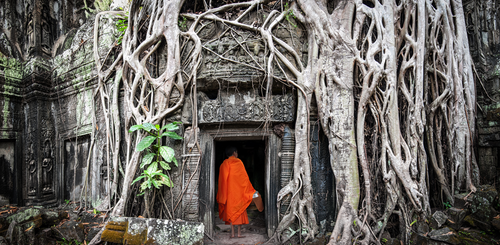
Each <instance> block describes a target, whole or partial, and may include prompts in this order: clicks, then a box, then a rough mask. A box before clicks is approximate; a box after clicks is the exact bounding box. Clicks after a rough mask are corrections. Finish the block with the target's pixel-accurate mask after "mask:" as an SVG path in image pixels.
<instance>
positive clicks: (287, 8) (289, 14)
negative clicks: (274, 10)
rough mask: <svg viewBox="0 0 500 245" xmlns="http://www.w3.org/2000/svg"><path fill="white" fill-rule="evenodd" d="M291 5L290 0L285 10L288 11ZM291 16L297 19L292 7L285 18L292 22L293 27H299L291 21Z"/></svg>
mask: <svg viewBox="0 0 500 245" xmlns="http://www.w3.org/2000/svg"><path fill="white" fill-rule="evenodd" d="M289 9H290V7H289V6H288V2H287V3H285V11H288V10H289ZM291 18H294V19H296V18H297V17H296V16H295V15H294V14H293V10H291V9H290V11H288V13H287V14H286V15H285V19H286V20H287V21H288V23H290V24H291V25H292V26H293V27H295V28H297V25H296V24H295V23H293V22H292V21H291Z"/></svg>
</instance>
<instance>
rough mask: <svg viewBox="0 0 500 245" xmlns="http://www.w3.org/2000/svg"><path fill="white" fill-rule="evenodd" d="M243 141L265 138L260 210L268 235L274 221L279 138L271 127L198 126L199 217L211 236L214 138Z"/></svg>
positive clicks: (272, 231) (270, 234)
mask: <svg viewBox="0 0 500 245" xmlns="http://www.w3.org/2000/svg"><path fill="white" fill-rule="evenodd" d="M240 140H241V141H243V140H264V141H265V144H266V146H265V149H266V152H265V155H266V162H265V169H266V170H265V175H266V176H265V190H264V193H263V194H264V197H265V198H264V199H265V203H264V212H265V217H266V230H267V234H268V236H272V235H273V233H274V231H275V230H276V227H277V225H278V210H277V208H276V198H277V196H278V191H279V187H280V161H279V156H278V153H279V150H280V149H281V139H280V138H279V137H277V136H276V135H275V134H274V133H273V132H272V129H268V130H264V129H261V128H259V129H256V128H238V129H223V130H221V129H215V130H200V147H201V149H202V156H201V166H202V167H201V172H200V184H199V205H200V206H199V207H200V209H199V218H200V221H201V222H203V223H204V224H205V232H206V233H207V234H210V236H213V231H214V221H215V219H218V218H219V217H215V212H214V206H215V203H216V200H215V194H216V192H217V190H215V181H216V180H217V178H216V177H217V176H215V166H216V163H215V148H214V146H215V144H214V142H215V141H240Z"/></svg>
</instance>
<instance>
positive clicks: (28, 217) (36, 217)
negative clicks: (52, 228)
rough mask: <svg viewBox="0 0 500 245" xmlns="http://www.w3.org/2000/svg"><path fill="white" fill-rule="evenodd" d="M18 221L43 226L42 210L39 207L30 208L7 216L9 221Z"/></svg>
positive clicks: (34, 226) (18, 222) (36, 226)
mask: <svg viewBox="0 0 500 245" xmlns="http://www.w3.org/2000/svg"><path fill="white" fill-rule="evenodd" d="M12 221H16V223H17V224H25V223H30V224H29V226H33V228H39V227H40V226H42V223H43V222H42V212H41V211H40V209H38V208H28V209H25V210H22V211H18V212H17V213H15V214H13V215H11V216H9V217H7V222H8V223H12Z"/></svg>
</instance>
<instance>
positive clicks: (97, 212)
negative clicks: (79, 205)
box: [93, 208, 101, 214]
mask: <svg viewBox="0 0 500 245" xmlns="http://www.w3.org/2000/svg"><path fill="white" fill-rule="evenodd" d="M93 213H94V214H100V213H101V211H99V210H97V209H95V208H94V211H93Z"/></svg>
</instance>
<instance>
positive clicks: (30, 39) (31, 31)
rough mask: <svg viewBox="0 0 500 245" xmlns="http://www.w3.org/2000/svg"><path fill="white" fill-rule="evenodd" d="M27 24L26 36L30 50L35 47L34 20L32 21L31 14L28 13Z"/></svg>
mask: <svg viewBox="0 0 500 245" xmlns="http://www.w3.org/2000/svg"><path fill="white" fill-rule="evenodd" d="M27 19H28V24H27V36H28V42H27V43H28V52H31V51H32V50H33V49H34V47H35V32H34V26H33V25H34V22H33V14H31V13H30V14H29V15H28V18H27Z"/></svg>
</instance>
